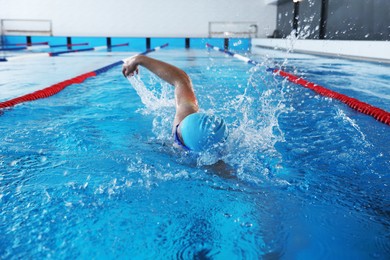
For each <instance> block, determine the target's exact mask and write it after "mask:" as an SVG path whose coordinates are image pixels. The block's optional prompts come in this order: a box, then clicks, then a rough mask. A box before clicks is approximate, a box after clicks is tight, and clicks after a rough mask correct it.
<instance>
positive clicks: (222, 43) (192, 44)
mask: <svg viewBox="0 0 390 260" xmlns="http://www.w3.org/2000/svg"><path fill="white" fill-rule="evenodd" d="M2 42H3V46H12V45H15V44H28V43H32V44H34V43H39V42H48V44H49V45H60V44H78V43H88V47H97V46H107V45H110V44H111V45H116V44H123V43H128V44H129V45H128V46H123V47H117V48H113V49H112V50H115V51H141V50H145V49H149V48H154V47H156V46H160V45H162V44H165V43H168V44H169V47H170V48H197V49H200V48H205V45H206V43H210V44H212V45H215V46H219V47H221V48H225V49H229V50H236V51H248V50H249V49H250V47H251V39H249V38H165V37H161V38H160V37H150V38H149V37H80V36H75V37H65V36H3V41H2ZM72 48H73V49H82V48H86V46H73V47H72Z"/></svg>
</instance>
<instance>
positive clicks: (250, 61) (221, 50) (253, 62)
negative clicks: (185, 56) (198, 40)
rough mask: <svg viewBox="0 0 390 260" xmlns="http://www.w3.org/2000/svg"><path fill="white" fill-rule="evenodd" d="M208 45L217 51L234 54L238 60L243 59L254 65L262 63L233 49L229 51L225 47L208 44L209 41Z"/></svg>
mask: <svg viewBox="0 0 390 260" xmlns="http://www.w3.org/2000/svg"><path fill="white" fill-rule="evenodd" d="M206 47H208V48H210V49H213V50H216V51H220V52H223V53H225V54H227V55H230V56H232V57H234V58H236V59H238V60H241V61H243V62H246V63H249V64H252V65H254V66H257V65H261V63H259V62H257V61H254V60H251V59H249V58H247V57H245V56H242V55H240V54H237V53H233V52H231V51H228V50H224V49H221V48H218V47H215V46H213V45H211V44H208V43H206Z"/></svg>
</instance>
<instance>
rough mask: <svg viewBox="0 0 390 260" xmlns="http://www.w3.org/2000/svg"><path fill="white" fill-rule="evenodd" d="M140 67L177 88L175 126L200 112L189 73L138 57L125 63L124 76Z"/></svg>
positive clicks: (169, 65)
mask: <svg viewBox="0 0 390 260" xmlns="http://www.w3.org/2000/svg"><path fill="white" fill-rule="evenodd" d="M139 65H140V66H142V67H145V68H147V69H148V70H150V71H151V72H153V73H154V74H156V75H157V76H158V77H159V78H161V79H162V80H164V81H166V82H168V83H169V84H171V85H173V86H174V87H175V100H176V115H175V122H174V124H176V123H180V121H181V120H182V119H183V118H184V117H186V116H187V115H189V114H192V113H196V112H198V110H199V107H198V101H197V99H196V96H195V93H194V89H193V87H192V82H191V79H190V77H189V76H188V75H187V73H185V72H184V71H183V70H181V69H179V68H177V67H175V66H173V65H171V64H168V63H166V62H163V61H160V60H156V59H153V58H150V57H147V56H143V55H137V56H133V57H131V58H130V59H128V60H127V61H125V63H124V64H123V69H122V73H123V75H124V76H125V77H127V76H132V75H133V74H134V73H137V72H138V66H139Z"/></svg>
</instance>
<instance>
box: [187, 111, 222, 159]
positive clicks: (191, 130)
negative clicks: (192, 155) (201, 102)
mask: <svg viewBox="0 0 390 260" xmlns="http://www.w3.org/2000/svg"><path fill="white" fill-rule="evenodd" d="M180 131H181V136H182V138H183V141H184V144H185V145H186V146H187V147H188V148H189V149H190V150H192V151H197V152H200V151H204V150H207V149H210V148H212V147H213V146H214V145H215V144H218V143H222V142H223V141H225V140H226V138H227V136H228V130H227V127H226V124H225V122H224V121H223V119H221V118H219V117H216V116H213V115H207V114H205V113H194V114H190V115H188V116H186V117H185V118H184V119H183V121H181V122H180Z"/></svg>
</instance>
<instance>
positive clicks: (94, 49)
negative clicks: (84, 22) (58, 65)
mask: <svg viewBox="0 0 390 260" xmlns="http://www.w3.org/2000/svg"><path fill="white" fill-rule="evenodd" d="M128 45H129V43H122V44H117V45H112V46H111V47H110V48H114V47H121V46H128ZM110 48H109V47H107V46H98V47H93V48H86V49H77V50H67V51H57V52H42V53H30V54H25V55H18V56H13V57H7V58H0V62H5V61H13V60H19V59H26V58H34V57H47V56H49V57H54V56H59V55H62V54H66V53H73V52H84V51H98V50H105V49H110Z"/></svg>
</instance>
